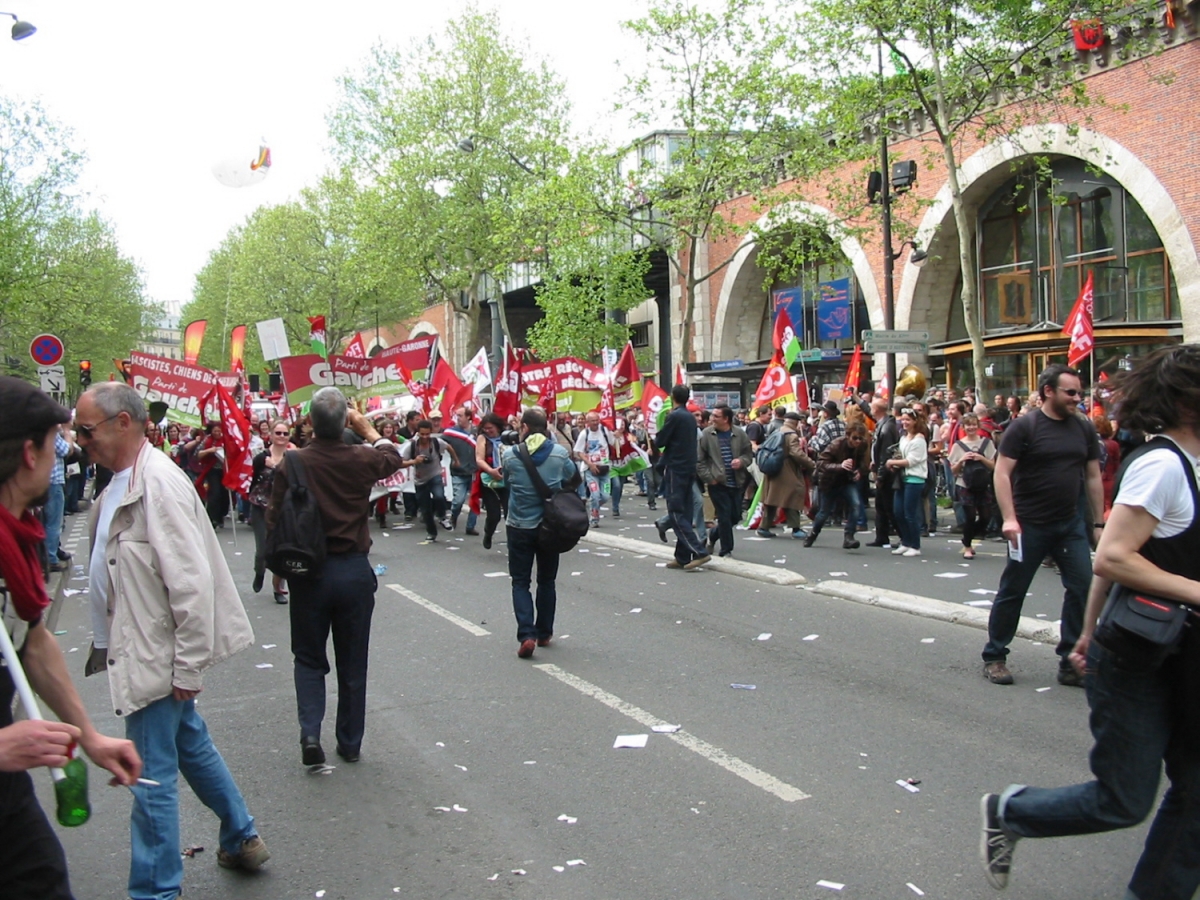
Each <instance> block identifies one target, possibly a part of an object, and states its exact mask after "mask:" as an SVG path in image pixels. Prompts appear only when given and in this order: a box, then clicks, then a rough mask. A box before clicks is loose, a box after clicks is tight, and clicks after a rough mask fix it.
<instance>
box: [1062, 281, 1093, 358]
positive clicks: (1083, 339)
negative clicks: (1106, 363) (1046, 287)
mask: <svg viewBox="0 0 1200 900" xmlns="http://www.w3.org/2000/svg"><path fill="white" fill-rule="evenodd" d="M1093 297H1094V287H1093V282H1092V272H1091V270H1089V271H1088V276H1087V281H1085V282H1084V283H1083V290H1081V291H1080V292H1079V297H1078V298H1077V299H1076V300H1075V306H1073V307H1072V308H1071V315H1069V316H1067V324H1066V325H1065V326H1064V327H1063V334H1064V335H1065V336H1067V337H1069V338H1070V339H1071V347H1070V349H1069V350H1068V351H1067V365H1068V366H1076V365H1078V364H1079V363H1081V362H1083V361H1084V360H1085V359H1087V358H1088V356H1090V355H1091V353H1092V350H1093V349H1094V348H1095V346H1096V342H1095V338H1094V335H1093V332H1092V300H1093Z"/></svg>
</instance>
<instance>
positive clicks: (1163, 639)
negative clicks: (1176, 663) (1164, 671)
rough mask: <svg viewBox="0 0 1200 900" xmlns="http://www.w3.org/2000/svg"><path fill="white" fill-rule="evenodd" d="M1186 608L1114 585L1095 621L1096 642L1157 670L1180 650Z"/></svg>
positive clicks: (1134, 664) (1129, 661) (1134, 663)
mask: <svg viewBox="0 0 1200 900" xmlns="http://www.w3.org/2000/svg"><path fill="white" fill-rule="evenodd" d="M1188 615H1189V609H1188V606H1187V605H1186V604H1184V603H1178V602H1176V601H1174V600H1164V599H1163V598H1161V597H1155V596H1153V595H1152V594H1147V593H1144V592H1141V591H1135V590H1133V589H1131V588H1127V587H1125V586H1124V585H1122V584H1114V585H1113V586H1112V589H1111V590H1110V591H1109V593H1108V600H1107V601H1106V602H1105V604H1104V609H1103V610H1102V611H1101V613H1100V618H1099V620H1098V621H1097V623H1096V633H1095V638H1096V643H1098V644H1099V645H1100V646H1101V647H1103V648H1104V649H1105V650H1108V651H1109V652H1111V653H1114V654H1115V655H1117V656H1119V657H1120V658H1121V660H1122V661H1123V662H1124V663H1125V664H1127V665H1129V666H1131V667H1133V668H1137V669H1140V670H1143V671H1150V670H1153V669H1157V668H1158V667H1159V666H1161V665H1162V664H1163V663H1164V662H1166V661H1167V659H1169V658H1170V657H1171V656H1174V655H1175V654H1176V653H1178V652H1179V648H1180V645H1181V644H1182V643H1183V636H1184V632H1185V629H1187V628H1188V627H1189V622H1188Z"/></svg>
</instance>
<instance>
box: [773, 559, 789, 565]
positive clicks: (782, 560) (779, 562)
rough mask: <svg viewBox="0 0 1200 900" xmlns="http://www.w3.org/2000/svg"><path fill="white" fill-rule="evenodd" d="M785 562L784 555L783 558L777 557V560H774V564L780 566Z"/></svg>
mask: <svg viewBox="0 0 1200 900" xmlns="http://www.w3.org/2000/svg"><path fill="white" fill-rule="evenodd" d="M786 562H787V557H784V558H783V559H777V560H775V565H777V566H782V565H784V564H785V563H786Z"/></svg>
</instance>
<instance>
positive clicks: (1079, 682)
mask: <svg viewBox="0 0 1200 900" xmlns="http://www.w3.org/2000/svg"><path fill="white" fill-rule="evenodd" d="M1058 683H1059V684H1061V685H1062V686H1063V687H1077V688H1081V687H1083V676H1082V675H1080V674H1079V673H1078V672H1076V671H1075V668H1074V667H1073V666H1063V667H1061V668H1059V670H1058Z"/></svg>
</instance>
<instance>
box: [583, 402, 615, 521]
mask: <svg viewBox="0 0 1200 900" xmlns="http://www.w3.org/2000/svg"><path fill="white" fill-rule="evenodd" d="M586 421H587V426H586V427H585V428H584V429H583V431H581V432H579V437H578V438H576V439H575V458H576V459H577V460H579V461H580V462H581V463H582V464H583V466H584V469H583V484H584V495H583V499H585V500H587V501H588V507H589V508H590V509H591V516H592V527H593V528H598V527H599V526H600V507H602V506H603V505H604V504H605V503H607V502H608V499H609V487H610V483H611V482H612V474H611V471H610V470H611V468H612V460H613V458H614V457H615V456H616V447H615V446H614V444H615V439H614V438H613V434H612V432H611V431H609V430H608V429H607V428H605V427H604V425H602V424H601V423H600V414H599V413H594V412H590V413H588V414H587V420H586ZM618 503H619V501H618Z"/></svg>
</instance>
